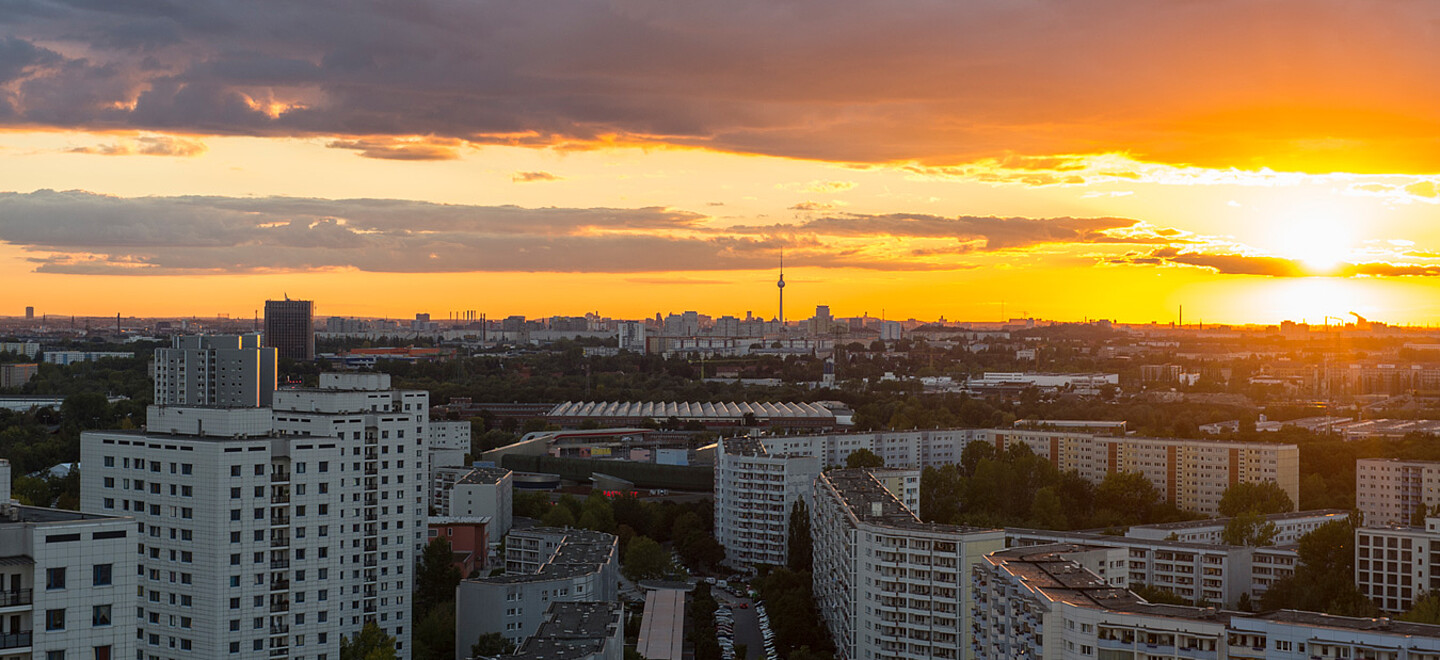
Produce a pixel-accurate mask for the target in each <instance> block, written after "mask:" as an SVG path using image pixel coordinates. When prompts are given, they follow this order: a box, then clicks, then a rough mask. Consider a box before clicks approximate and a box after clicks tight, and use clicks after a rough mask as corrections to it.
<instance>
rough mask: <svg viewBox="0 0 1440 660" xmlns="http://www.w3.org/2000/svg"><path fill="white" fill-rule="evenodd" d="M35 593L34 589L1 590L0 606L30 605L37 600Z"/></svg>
mask: <svg viewBox="0 0 1440 660" xmlns="http://www.w3.org/2000/svg"><path fill="white" fill-rule="evenodd" d="M34 593H35V590H34V589H18V590H15V591H0V607H16V606H19V605H29V604H31V603H33V602H35V596H34Z"/></svg>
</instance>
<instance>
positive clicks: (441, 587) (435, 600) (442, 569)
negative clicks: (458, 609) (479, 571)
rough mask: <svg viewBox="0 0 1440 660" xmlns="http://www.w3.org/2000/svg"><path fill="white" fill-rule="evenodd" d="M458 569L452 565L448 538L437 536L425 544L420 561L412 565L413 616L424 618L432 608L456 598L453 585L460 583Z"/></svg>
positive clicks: (452, 557) (452, 558)
mask: <svg viewBox="0 0 1440 660" xmlns="http://www.w3.org/2000/svg"><path fill="white" fill-rule="evenodd" d="M461 577H464V576H462V575H460V569H459V568H456V567H455V564H454V556H453V555H452V554H451V551H450V541H449V540H448V539H446V538H445V537H443V536H437V537H435V538H433V539H431V540H430V543H428V544H426V545H425V550H424V552H423V553H422V554H421V555H420V565H419V566H418V567H416V569H415V613H414V614H415V618H416V619H420V618H423V617H424V616H425V615H426V614H428V613H429V612H430V610H431V608H433V607H435V606H437V605H440V604H441V603H445V602H451V606H452V607H453V605H454V603H453V602H452V601H454V600H455V586H456V585H458V584H460V578H461Z"/></svg>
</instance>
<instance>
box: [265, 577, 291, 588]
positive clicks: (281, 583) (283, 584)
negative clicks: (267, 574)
mask: <svg viewBox="0 0 1440 660" xmlns="http://www.w3.org/2000/svg"><path fill="white" fill-rule="evenodd" d="M289 589H290V581H289V580H284V579H281V580H271V581H270V590H271V591H288V590H289Z"/></svg>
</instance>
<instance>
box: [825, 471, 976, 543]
mask: <svg viewBox="0 0 1440 660" xmlns="http://www.w3.org/2000/svg"><path fill="white" fill-rule="evenodd" d="M820 478H822V479H825V480H826V481H828V482H830V484H831V486H832V487H833V488H834V490H835V492H836V493H837V494H839V495H840V499H841V500H842V501H844V502H845V506H846V507H847V508H849V509H850V513H851V515H854V516H855V517H856V518H857V519H859V520H860V521H861V522H866V523H871V524H878V525H886V526H889V527H897V528H903V529H911V530H916V531H923V532H936V533H943V534H963V533H969V532H987V531H996V532H998V531H1000V530H999V529H993V530H992V529H990V528H985V527H969V526H966V525H938V524H934V523H927V522H922V521H921V520H920V518H918V517H917V516H916V515H915V513H914V512H913V511H911V510H910V509H909V507H906V506H905V504H904V503H903V502H901V501H900V500H899V498H897V497H895V494H894V493H892V492H890V490H889V489H887V488H885V486H884V485H883V484H881V483H880V482H879V481H878V480H877V479H876V478H875V477H874V476H873V475H871V474H870V472H869V471H868V470H866V469H864V468H856V469H848V470H831V471H829V472H824V473H821V475H820Z"/></svg>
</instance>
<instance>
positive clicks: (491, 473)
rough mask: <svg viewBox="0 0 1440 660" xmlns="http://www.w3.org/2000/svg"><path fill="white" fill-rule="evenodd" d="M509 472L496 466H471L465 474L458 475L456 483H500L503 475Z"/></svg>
mask: <svg viewBox="0 0 1440 660" xmlns="http://www.w3.org/2000/svg"><path fill="white" fill-rule="evenodd" d="M507 474H510V471H509V470H506V469H505V468H498V467H477V468H471V469H470V471H469V472H466V473H465V476H463V477H460V479H459V480H457V481H456V482H455V483H456V484H496V483H500V480H501V479H504V478H505V475H507Z"/></svg>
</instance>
